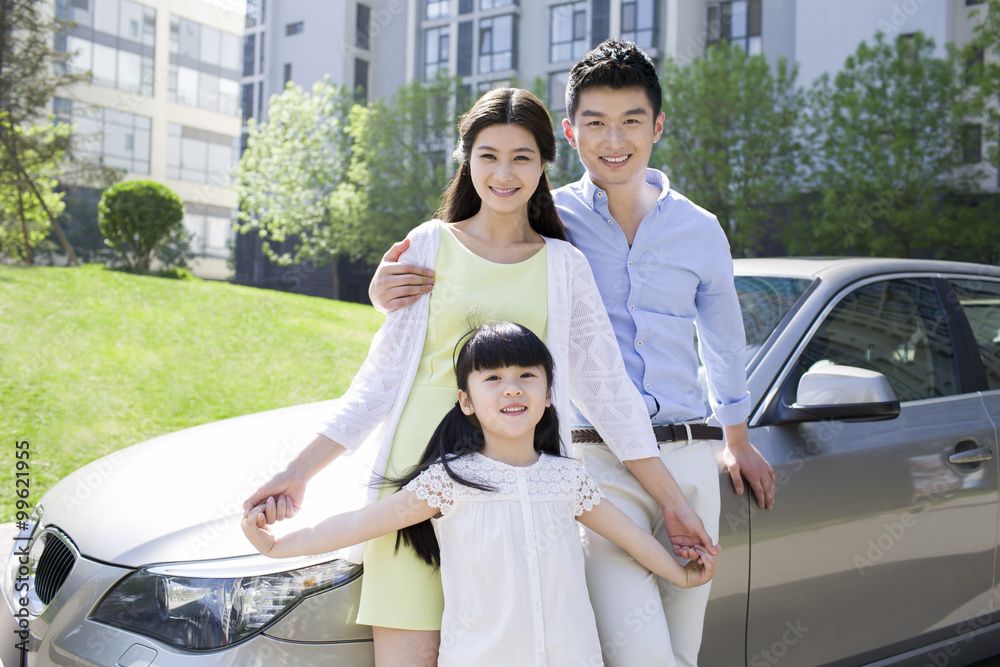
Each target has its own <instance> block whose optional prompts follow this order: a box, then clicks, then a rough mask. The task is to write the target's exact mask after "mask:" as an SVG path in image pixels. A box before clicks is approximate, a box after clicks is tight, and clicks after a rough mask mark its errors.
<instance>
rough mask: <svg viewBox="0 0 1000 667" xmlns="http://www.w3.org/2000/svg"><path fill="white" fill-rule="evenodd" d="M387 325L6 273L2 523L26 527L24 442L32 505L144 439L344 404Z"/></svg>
mask: <svg viewBox="0 0 1000 667" xmlns="http://www.w3.org/2000/svg"><path fill="white" fill-rule="evenodd" d="M382 319H383V318H382V316H381V315H379V314H378V313H376V312H375V311H374V310H373V309H372V308H371V307H369V306H361V305H357V304H349V303H342V302H338V301H330V300H326V299H318V298H313V297H304V296H298V295H294V294H284V293H280V292H272V291H268V290H258V289H253V288H248V287H239V286H236V285H229V284H225V283H213V282H206V281H200V280H188V281H180V280H169V279H165V278H152V277H143V276H134V275H129V274H126V273H120V272H116V271H109V270H105V269H103V268H101V267H99V266H96V265H89V266H85V267H83V268H76V269H68V268H50V267H15V266H2V265H0V436H2V439H3V441H2V442H0V480H6V481H0V521H10V520H12V519H13V518H14V512H15V500H16V499H17V498H16V496H15V492H16V489H15V474H16V470H15V465H16V461H15V451H16V449H15V443H16V442H19V441H24V440H27V441H28V442H29V446H30V455H31V458H30V466H31V467H30V483H31V503H32V504H34V502H36V501H37V500H38V499H39V498H40V497H41V495H42V494H43V493H44V492H45V490H46V489H48V488H49V487H50V486H52V484H53V483H54V482H55V481H57V480H58V479H59V478H61V477H63V476H64V475H66V474H67V473H69V472H71V471H73V470H75V469H76V468H79V467H80V466H82V465H83V464H85V463H87V462H89V461H92V460H93V459H96V458H98V457H100V456H103V455H105V454H107V453H109V452H112V451H115V450H117V449H120V448H122V447H125V446H128V445H131V444H134V443H136V442H140V441H142V440H146V439H148V438H151V437H153V436H156V435H161V434H163V433H169V432H171V431H176V430H179V429H182V428H186V427H188V426H194V425H196V424H202V423H205V422H210V421H214V420H217V419H224V418H226V417H232V416H236V415H242V414H247V413H251V412H258V411H261V410H268V409H271V408H278V407H283V406H287V405H295V404H299V403H308V402H311V401H317V400H322V399H326V398H332V397H336V396H339V395H340V394H341V393H343V391H344V390H345V389H346V388H347V385H348V384H349V383H350V380H351V377H352V376H353V375H354V372H355V371H356V370H357V369H358V367H359V366H360V365H361V361H362V360H363V359H364V355H365V353H366V352H367V349H368V344H369V342H370V341H371V337H372V335H373V334H374V333H375V330H376V329H377V328H378V325H379V324H380V323H381V322H382Z"/></svg>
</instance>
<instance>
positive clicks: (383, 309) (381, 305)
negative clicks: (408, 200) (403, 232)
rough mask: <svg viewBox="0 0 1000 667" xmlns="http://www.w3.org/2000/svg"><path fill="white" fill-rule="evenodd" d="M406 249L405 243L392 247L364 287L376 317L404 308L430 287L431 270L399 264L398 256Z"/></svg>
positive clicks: (432, 281) (407, 242)
mask: <svg viewBox="0 0 1000 667" xmlns="http://www.w3.org/2000/svg"><path fill="white" fill-rule="evenodd" d="M409 247H410V240H409V239H404V240H402V241H400V242H399V243H394V244H393V246H392V247H391V248H389V250H388V251H387V252H386V253H385V254H384V255H383V256H382V262H381V263H380V264H379V265H378V269H376V270H375V275H374V276H372V282H371V284H370V285H368V298H369V299H371V302H372V305H373V306H375V310H377V311H379V312H380V313H389V312H392V311H394V310H398V309H399V308H402V307H403V306H408V305H410V304H411V303H413V302H414V301H416V300H417V299H419V298H420V295H422V294H424V293H425V292H430V291H431V288H433V287H434V271H433V270H431V269H428V268H425V267H422V266H417V265H415V264H400V263H399V258H400V256H401V255H402V254H403V253H404V252H406V250H407V248H409Z"/></svg>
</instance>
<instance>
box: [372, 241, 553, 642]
mask: <svg viewBox="0 0 1000 667" xmlns="http://www.w3.org/2000/svg"><path fill="white" fill-rule="evenodd" d="M434 272H435V280H434V291H433V292H431V297H430V313H429V318H428V321H427V337H426V339H425V340H424V348H423V351H422V353H421V357H420V365H419V366H418V368H417V374H416V377H415V379H414V382H413V387H412V388H411V389H410V393H409V396H408V397H407V399H406V406H405V407H404V408H403V414H402V416H401V417H400V420H399V426H398V427H397V429H396V434H395V437H394V438H393V441H392V449H391V451H390V453H389V463H388V468H387V469H386V476H387V477H399V476H401V475H403V474H405V473H406V472H407V470H409V469H410V468H411V467H412V466H414V465H416V463H417V461H418V460H419V459H420V455H421V454H422V453H423V451H424V449H425V448H426V446H427V441H428V440H430V437H431V434H432V433H433V432H434V429H435V428H437V425H438V423H439V422H440V421H441V418H442V417H444V415H445V414H446V413H447V412H448V411H449V410H450V409H451V408H452V406H454V405H455V402H456V401H457V400H458V398H457V386H458V385H457V382H456V380H455V369H454V366H453V361H452V359H453V357H452V355H453V354H454V352H455V346H456V344H457V343H458V342H459V340H460V339H461V337H462V335H463V334H464V333H466V332H467V331H468V330H469V328H470V326H471V325H475V324H481V323H483V322H487V321H501V320H509V321H512V322H517V323H518V324H521V325H523V326H525V327H527V328H529V329H531V330H532V331H534V332H535V333H536V334H537V335H538V336H539V337H540V338H541V339H542V340H545V330H546V324H547V320H548V297H547V295H548V292H547V288H546V286H547V284H548V265H547V261H546V249H545V248H544V247H543V248H542V249H541V250H539V251H538V252H537V253H535V254H534V255H532V256H531V257H530V258H528V259H526V260H524V261H523V262H518V263H516V264H497V263H494V262H491V261H489V260H486V259H484V258H482V257H480V256H478V255H476V254H475V253H473V252H472V251H471V250H469V249H468V248H466V247H465V246H464V245H462V243H461V242H460V241H459V240H458V239H457V238H456V237H455V235H454V234H453V233H452V232H451V230H450V229H449V225H448V224H446V223H442V225H441V230H440V243H439V246H438V252H437V257H436V258H435V261H434ZM390 491H391V489H390V490H383V492H382V495H384V494H386V493H388V492H390ZM395 547H396V533H392V534H390V535H384V536H382V537H380V538H377V539H374V540H370V541H369V542H368V545H367V547H366V549H365V558H364V567H365V576H364V579H363V580H362V588H361V603H360V607H359V610H358V623H361V624H364V625H375V626H381V627H388V628H401V629H407V630H440V629H441V614H442V612H443V610H444V597H443V595H442V593H441V577H440V574H439V572H438V571H437V570H435V569H434V568H432V567H431V566H429V565H427V564H426V563H425V562H424V561H422V560H420V559H419V558H418V557H417V555H416V553H415V552H414V551H413V550H412V549H411V548H410V547H407V546H404V545H402V544H401V545H400V548H399V552H398V553H396V552H395Z"/></svg>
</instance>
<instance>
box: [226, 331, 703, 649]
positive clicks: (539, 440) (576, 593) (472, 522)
mask: <svg viewBox="0 0 1000 667" xmlns="http://www.w3.org/2000/svg"><path fill="white" fill-rule="evenodd" d="M552 367H553V362H552V356H551V355H550V353H549V351H548V349H547V348H546V347H545V344H544V343H542V341H541V340H539V338H538V337H537V336H536V335H535V334H533V333H532V332H531V331H530V330H528V329H527V328H525V327H522V326H520V325H518V324H512V323H510V322H500V323H497V324H492V325H483V326H480V327H478V328H477V329H475V330H474V331H473V333H472V337H471V338H470V339H469V340H468V342H466V343H465V345H464V346H463V347H462V349H461V351H460V352H459V354H458V358H457V360H456V362H455V374H456V377H457V379H458V386H459V390H458V403H457V404H456V405H455V407H454V408H453V409H452V410H451V411H450V412H449V413H448V414H447V415H446V416H445V418H444V419H443V420H442V422H441V423H440V424H439V425H438V427H437V430H436V431H435V432H434V435H433V436H432V437H431V440H430V443H429V444H428V446H427V448H426V450H425V451H424V454H423V456H422V458H421V460H420V463H419V464H418V465H417V466H416V467H415V469H414V470H413V471H411V472H410V473H409V474H408V475H406V476H405V477H404V478H403V479H401V480H395V481H394V484H396V485H398V486H401V487H402V489H401V490H400V491H398V492H396V493H394V494H392V495H390V496H387V497H385V498H382V499H381V500H379V501H377V502H375V503H374V504H372V505H369V506H367V507H365V508H364V509H361V510H357V511H354V512H348V513H346V514H340V515H337V516H333V517H331V518H329V519H326V520H325V521H322V522H321V523H319V524H318V525H317V526H315V527H313V528H307V529H303V530H298V531H295V532H292V533H289V534H288V535H286V536H284V537H275V536H274V534H273V533H272V532H271V530H270V527H269V526H268V525H267V523H266V521H265V517H264V510H265V508H264V505H259V506H257V507H255V508H254V509H253V510H252V511H251V512H250V514H249V516H247V517H246V518H245V519H244V520H243V530H244V532H245V533H246V535H247V537H248V538H249V539H250V542H251V543H252V544H253V545H254V547H256V548H257V549H258V550H259V551H260V552H261V553H263V554H265V555H267V556H271V557H273V558H284V557H290V556H298V555H305V554H317V553H326V552H329V551H334V550H336V549H339V548H342V547H345V546H349V545H352V544H356V543H359V542H362V541H365V540H368V539H370V538H373V537H376V536H379V535H384V534H388V533H391V532H393V531H396V530H401V531H402V532H401V537H402V540H403V541H404V542H406V543H408V544H410V545H412V546H413V547H414V548H415V549H416V551H417V553H418V554H419V555H420V557H421V558H423V559H424V560H426V561H428V562H429V563H432V564H435V565H439V566H440V568H441V580H442V584H443V588H444V618H443V620H442V625H441V648H440V654H439V658H438V664H439V665H455V666H459V665H460V666H462V667H467V666H468V665H476V666H477V667H488V666H490V665H498V666H500V665H504V666H506V665H536V666H543V665H544V666H548V667H554V666H556V665H566V666H567V667H568V666H570V665H573V666H578V665H586V666H590V665H602V664H603V662H602V659H601V648H600V643H599V641H598V638H597V628H596V625H595V621H594V614H593V610H592V608H591V606H590V600H589V598H588V597H587V588H586V582H585V579H584V570H583V548H582V545H581V543H580V533H579V529H578V527H577V526H576V523H575V521H574V518H576V519H577V520H578V521H579V522H580V523H582V524H584V525H585V526H587V527H588V528H590V529H592V530H593V531H595V532H596V533H598V534H599V535H602V536H603V537H605V538H607V539H608V540H610V541H612V542H614V543H615V544H617V545H618V546H620V547H621V548H623V549H625V550H626V551H627V552H628V553H629V554H630V555H631V556H632V557H633V558H635V559H636V561H638V562H639V563H641V564H642V565H644V566H645V567H647V568H649V569H650V570H651V571H652V572H654V573H655V574H657V575H659V576H661V577H663V578H664V579H666V580H668V581H670V582H671V583H674V584H676V585H678V586H681V587H685V588H687V587H691V586H698V585H700V584H703V583H705V582H707V581H708V580H709V579H711V578H712V576H713V574H714V573H715V556H714V555H712V554H711V553H709V552H706V551H701V552H700V558H699V559H698V560H697V561H690V562H688V563H687V565H686V566H681V565H679V564H678V562H677V561H676V560H674V557H673V556H672V555H671V554H670V553H669V552H668V551H667V550H666V549H664V548H663V546H661V545H660V543H659V542H658V541H657V540H656V539H655V538H653V537H652V536H651V535H650V534H649V533H647V532H644V531H642V530H641V529H639V527H638V526H636V525H635V524H634V523H633V522H632V521H631V520H630V519H629V518H628V517H627V516H626V515H625V514H624V513H622V512H621V511H620V510H619V509H618V508H616V507H615V506H614V505H612V504H611V502H610V501H607V500H604V501H602V498H603V494H602V493H601V491H600V490H599V489H598V487H597V484H596V483H595V482H594V481H593V480H592V479H591V478H590V477H589V476H588V475H587V473H586V472H585V471H584V470H583V468H582V467H581V466H580V465H579V464H577V463H576V462H575V461H574V460H572V459H568V458H564V457H562V456H561V455H560V448H559V424H558V418H557V416H556V411H555V408H554V407H552V403H551V389H552V377H553V374H552ZM473 420H475V421H474V422H473ZM473 423H475V424H476V426H474V425H473ZM430 519H432V523H433V529H430V528H429V527H428V525H427V523H428V520H430ZM431 530H432V531H433V532H431ZM435 536H436V539H435ZM439 545H440V548H439ZM397 546H398V542H397Z"/></svg>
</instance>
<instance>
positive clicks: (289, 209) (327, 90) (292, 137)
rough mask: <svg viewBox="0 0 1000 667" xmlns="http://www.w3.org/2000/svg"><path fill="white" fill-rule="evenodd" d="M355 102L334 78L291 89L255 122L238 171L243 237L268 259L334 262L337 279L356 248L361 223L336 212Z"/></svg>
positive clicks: (344, 171) (282, 262)
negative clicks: (256, 241) (340, 263)
mask: <svg viewBox="0 0 1000 667" xmlns="http://www.w3.org/2000/svg"><path fill="white" fill-rule="evenodd" d="M352 104H353V97H352V96H351V94H350V93H349V92H348V91H346V90H344V89H342V88H339V87H337V86H334V85H333V84H332V83H330V80H329V78H326V79H324V80H323V81H318V82H316V83H315V84H314V85H313V87H312V89H311V91H309V92H306V91H303V90H302V88H301V87H300V86H296V85H294V84H289V86H288V87H287V88H286V89H285V90H284V92H283V93H282V94H281V95H276V96H273V97H272V98H271V101H270V103H269V105H268V118H267V122H266V123H262V124H255V123H254V122H253V121H251V122H250V131H249V137H248V140H247V148H246V150H245V151H244V152H243V155H242V157H241V158H240V162H239V164H238V165H237V166H236V169H235V187H236V191H237V196H238V197H239V200H240V202H241V208H240V214H239V215H240V219H241V220H242V223H241V225H240V231H241V232H243V233H246V232H249V231H251V230H256V231H257V232H258V234H259V237H260V238H261V239H263V246H262V247H263V251H264V253H265V254H266V255H268V257H270V258H271V259H272V260H273V261H275V262H277V263H279V264H282V265H288V264H293V263H301V262H311V263H313V264H314V265H316V266H323V265H326V264H330V263H331V262H334V272H335V275H336V263H335V260H336V259H337V258H339V256H340V255H343V254H346V253H347V252H349V250H350V249H351V248H352V238H353V237H352V235H351V233H350V229H351V228H352V227H353V226H354V224H355V223H354V221H353V220H351V219H343V218H340V217H338V216H337V215H336V212H335V211H334V209H333V208H332V206H331V197H332V195H333V193H334V190H335V189H336V187H337V184H338V183H340V182H341V181H342V180H343V179H344V178H345V175H346V171H347V165H348V164H349V157H350V141H351V139H350V136H349V134H348V132H347V126H348V123H349V110H350V107H351V105H352ZM334 296H337V295H336V294H335V295H334Z"/></svg>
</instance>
